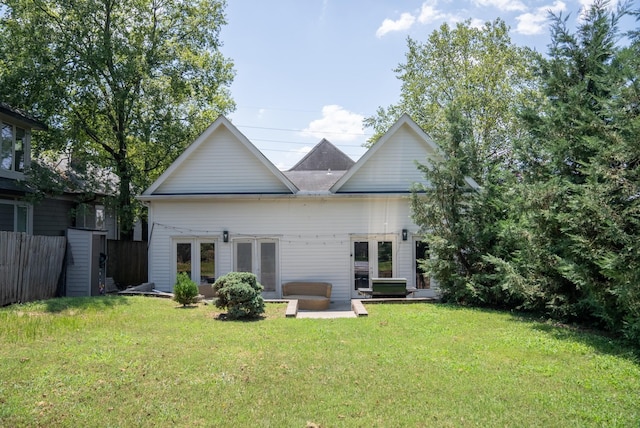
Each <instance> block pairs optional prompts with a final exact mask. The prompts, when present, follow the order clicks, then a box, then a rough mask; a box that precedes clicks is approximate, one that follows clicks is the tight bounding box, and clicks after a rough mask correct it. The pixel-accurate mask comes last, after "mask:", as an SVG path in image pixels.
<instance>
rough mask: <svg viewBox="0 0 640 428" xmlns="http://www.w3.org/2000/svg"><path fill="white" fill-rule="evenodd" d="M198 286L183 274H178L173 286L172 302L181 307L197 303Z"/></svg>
mask: <svg viewBox="0 0 640 428" xmlns="http://www.w3.org/2000/svg"><path fill="white" fill-rule="evenodd" d="M198 293H199V291H198V285H197V284H196V283H195V282H193V281H192V280H191V278H189V275H187V274H186V273H185V272H181V273H179V274H178V276H177V278H176V283H175V285H174V286H173V300H175V301H176V302H178V303H181V304H182V306H187V305H191V304H193V303H196V302H197V301H198Z"/></svg>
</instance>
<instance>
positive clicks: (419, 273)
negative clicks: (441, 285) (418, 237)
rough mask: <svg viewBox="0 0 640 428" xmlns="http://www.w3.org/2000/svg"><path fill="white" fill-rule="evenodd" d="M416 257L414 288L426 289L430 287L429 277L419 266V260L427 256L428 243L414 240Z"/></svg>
mask: <svg viewBox="0 0 640 428" xmlns="http://www.w3.org/2000/svg"><path fill="white" fill-rule="evenodd" d="M415 251H416V257H415V260H414V263H415V272H416V288H417V289H428V288H431V278H429V276H428V275H427V273H426V272H425V270H424V269H422V267H420V261H421V260H424V259H426V258H427V257H429V245H427V243H426V242H424V241H416V248H415Z"/></svg>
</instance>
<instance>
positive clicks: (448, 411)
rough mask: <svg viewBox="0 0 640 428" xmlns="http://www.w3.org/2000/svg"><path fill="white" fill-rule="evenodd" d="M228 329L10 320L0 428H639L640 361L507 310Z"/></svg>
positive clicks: (183, 318) (124, 306) (171, 314)
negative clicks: (310, 427) (310, 425)
mask: <svg viewBox="0 0 640 428" xmlns="http://www.w3.org/2000/svg"><path fill="white" fill-rule="evenodd" d="M284 310H285V305H284V304H268V305H267V314H266V315H267V316H266V317H265V319H262V320H260V321H253V322H238V321H220V320H217V319H216V315H217V313H216V309H215V308H214V307H212V306H199V307H197V308H187V309H182V308H179V307H178V306H177V305H176V303H175V302H172V301H169V300H163V299H155V298H143V297H115V296H110V297H96V298H87V299H55V300H50V301H46V302H40V303H33V304H27V305H20V306H13V307H9V308H4V309H0V426H7V427H14V426H70V427H80V426H82V427H86V426H100V427H108V426H113V427H123V426H149V427H156V426H170V425H177V426H189V427H197V426H207V427H209V426H216V427H226V426H228V427H240V426H272V427H304V426H306V425H307V423H309V422H311V423H315V424H318V425H320V426H323V427H336V426H354V427H372V426H373V427H396V426H398V427H399V426H410V427H414V426H438V427H441V426H443V427H448V426H451V427H466V426H481V427H493V426H496V427H505V426H508V427H535V426H538V427H553V426H557V427H589V426H593V427H605V426H606V427H615V426H620V427H637V426H638V424H639V421H640V364H639V363H638V361H637V360H636V359H634V357H633V356H632V353H631V352H630V351H629V350H628V349H625V348H623V347H621V346H620V345H619V344H618V343H616V342H614V341H610V340H609V339H607V338H604V337H601V336H597V335H592V334H586V333H580V332H576V331H574V330H571V329H567V328H559V327H554V326H551V325H549V324H545V323H539V322H534V321H530V320H527V319H523V318H519V317H516V316H512V315H510V314H507V313H500V312H493V311H481V310H469V309H460V308H455V307H450V306H445V305H434V304H413V305H369V306H367V310H368V311H369V317H368V318H359V319H334V320H313V319H287V318H284Z"/></svg>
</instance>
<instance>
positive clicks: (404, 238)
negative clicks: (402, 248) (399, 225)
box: [402, 229, 409, 241]
mask: <svg viewBox="0 0 640 428" xmlns="http://www.w3.org/2000/svg"><path fill="white" fill-rule="evenodd" d="M408 236H409V232H408V231H407V229H402V240H403V241H406V240H407V237H408Z"/></svg>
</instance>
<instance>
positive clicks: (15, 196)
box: [0, 103, 118, 239]
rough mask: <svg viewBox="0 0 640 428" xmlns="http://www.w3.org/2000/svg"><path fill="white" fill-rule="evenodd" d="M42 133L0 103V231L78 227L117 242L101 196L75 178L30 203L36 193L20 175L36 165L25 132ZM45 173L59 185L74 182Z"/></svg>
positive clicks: (32, 231) (37, 125)
mask: <svg viewBox="0 0 640 428" xmlns="http://www.w3.org/2000/svg"><path fill="white" fill-rule="evenodd" d="M44 129H46V125H45V124H44V123H42V122H40V121H38V120H36V119H34V118H32V117H30V116H29V115H27V114H26V113H24V112H22V111H19V110H17V109H15V108H13V107H11V106H9V105H7V104H4V103H0V230H3V231H12V232H25V233H28V234H33V235H49V236H60V235H64V234H65V233H66V230H67V228H69V227H79V228H87V229H104V230H107V231H108V235H109V238H110V239H117V238H118V235H117V227H116V221H115V217H114V216H112V215H109V213H108V210H107V209H106V208H105V204H104V197H105V196H106V195H105V194H104V193H99V192H87V191H86V189H84V190H83V189H82V184H81V183H78V182H77V180H76V182H75V185H74V186H66V185H65V186H64V188H65V190H64V191H62V192H60V193H58V194H56V195H55V196H54V195H48V196H45V197H44V198H36V201H35V202H33V201H34V198H33V197H32V196H33V195H34V194H35V193H36V192H35V189H34V186H33V185H31V184H30V183H29V177H28V175H27V174H26V172H27V171H28V170H29V168H30V167H37V165H36V164H35V162H34V161H33V160H32V158H31V132H32V131H33V130H44ZM51 173H52V174H54V175H55V176H56V179H57V180H60V181H62V182H64V181H68V183H72V182H74V178H73V177H72V174H70V173H68V171H67V172H65V173H63V172H61V171H57V170H55V169H51ZM72 187H73V188H72Z"/></svg>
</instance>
